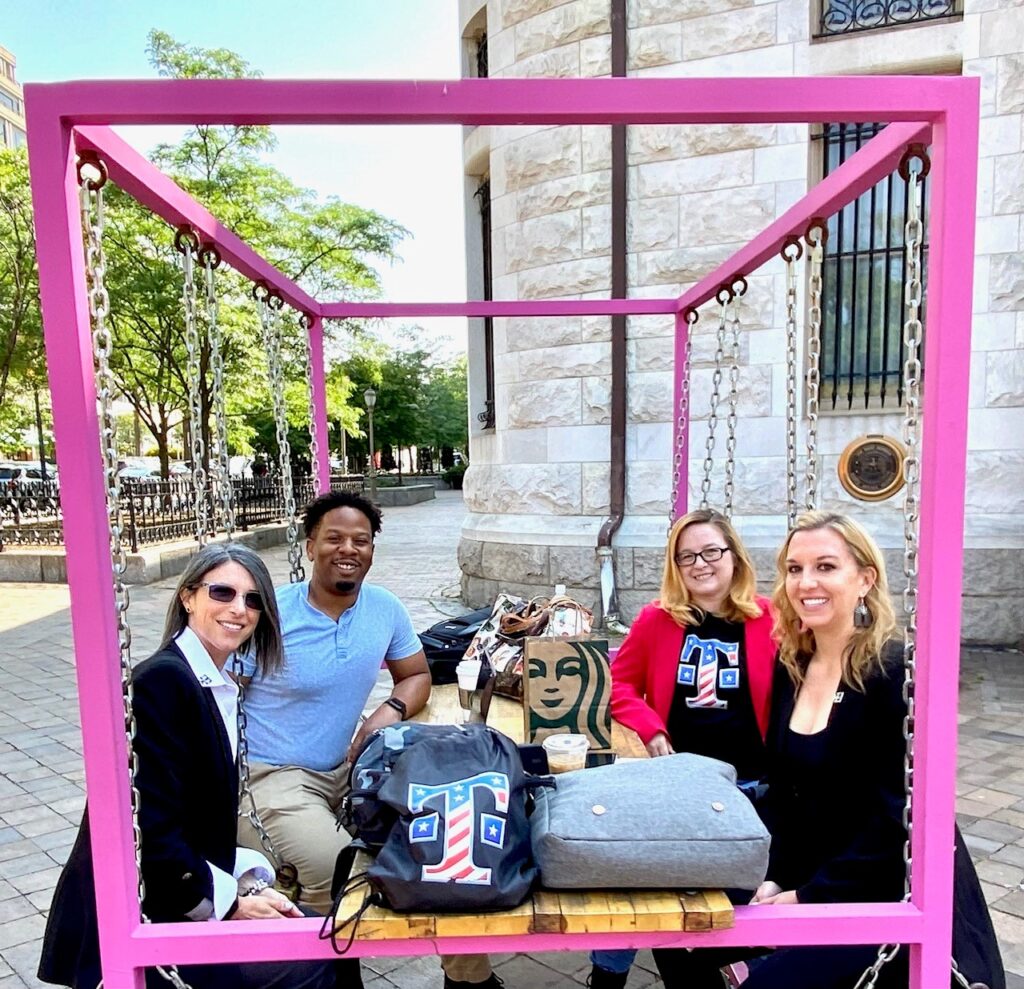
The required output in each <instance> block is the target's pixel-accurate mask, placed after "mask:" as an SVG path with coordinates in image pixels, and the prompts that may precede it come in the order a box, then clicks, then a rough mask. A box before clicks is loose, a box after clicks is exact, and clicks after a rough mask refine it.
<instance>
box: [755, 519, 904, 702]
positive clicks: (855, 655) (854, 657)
mask: <svg viewBox="0 0 1024 989" xmlns="http://www.w3.org/2000/svg"><path fill="white" fill-rule="evenodd" d="M814 529H831V530H832V531H833V532H836V533H838V535H839V536H840V537H841V538H842V540H843V542H844V543H845V544H846V548H847V549H848V550H849V551H850V555H851V556H852V557H853V559H854V562H855V563H856V564H857V566H858V567H859V568H860V569H861V570H866V569H871V570H874V572H875V582H874V584H872V585H871V588H870V590H869V591H868V592H867V594H865V595H864V604H865V606H866V607H867V609H868V611H869V612H870V613H871V624H870V625H869V626H868V627H867V628H854V629H853V634H852V635H851V637H850V641H849V643H848V644H847V646H846V649H845V652H844V657H843V658H844V662H843V682H844V683H845V684H846V685H847V686H849V687H852V688H854V689H855V690H861V691H863V689H864V680H865V678H866V677H867V676H868V674H870V673H871V672H873V671H875V670H881V669H882V652H883V646H884V645H885V643H886V641H887V640H888V639H890V638H891V637H892V635H893V632H894V631H895V630H896V616H895V614H894V613H893V610H892V602H891V601H890V599H889V582H888V581H887V580H886V577H885V561H884V560H883V558H882V551H881V550H880V549H879V548H878V544H877V543H876V542H875V541H874V539H872V538H871V536H870V535H869V534H868V532H867V530H866V529H865V528H864V527H863V526H862V525H861V524H860V523H859V522H855V521H854V520H853V519H851V518H850V517H849V516H847V515H839V514H836V513H833V512H806V513H804V514H803V515H801V516H800V517H799V518H798V519H797V520H796V523H795V524H794V526H793V528H792V529H790V530H789V534H788V535H787V536H786V541H785V542H784V543H783V544H782V546H781V548H780V549H779V555H778V558H777V560H776V567H777V572H776V575H775V586H774V588H773V589H772V611H773V613H774V615H775V624H774V627H773V628H772V635H773V636H774V638H775V640H776V641H777V642H778V644H779V661H780V662H781V663H782V665H783V666H785V668H786V670H787V671H788V672H789V676H790V678H791V679H792V681H793V683H794V684H795V685H796V686H798V687H799V685H800V684H801V683H803V680H804V674H805V673H806V671H807V664H808V663H809V662H810V661H811V657H812V656H813V655H814V651H815V648H816V645H815V641H814V633H813V632H812V631H810V630H809V629H803V628H802V627H801V624H800V619H799V618H798V617H797V613H796V610H795V609H794V608H793V605H792V604H791V603H790V600H789V595H788V594H787V593H786V559H787V558H788V556H789V544H790V543H791V542H792V541H793V536H795V535H796V534H797V533H798V532H809V531H811V530H814Z"/></svg>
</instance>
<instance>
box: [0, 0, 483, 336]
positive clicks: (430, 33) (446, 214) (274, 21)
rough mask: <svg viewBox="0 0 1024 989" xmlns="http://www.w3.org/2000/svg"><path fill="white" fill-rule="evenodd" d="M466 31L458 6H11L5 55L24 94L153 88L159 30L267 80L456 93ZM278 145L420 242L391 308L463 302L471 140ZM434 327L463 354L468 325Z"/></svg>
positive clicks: (404, 136) (345, 131) (440, 2)
mask: <svg viewBox="0 0 1024 989" xmlns="http://www.w3.org/2000/svg"><path fill="white" fill-rule="evenodd" d="M457 19H458V18H457V4H456V2H455V0H319V2H311V0H285V2H282V0H276V2H271V0H247V2H241V0H203V2H199V0H175V2H173V3H164V4H155V3H147V2H141V0H120V2H118V0H6V2H5V3H4V4H3V14H2V16H0V45H2V46H3V47H5V48H7V49H8V50H9V51H11V52H12V53H13V54H14V56H15V57H16V59H17V62H18V67H17V72H18V81H19V82H20V83H23V84H24V83H26V82H52V81H60V80H68V79H131V78H152V77H153V75H154V73H153V70H152V69H151V68H150V66H149V63H148V62H147V60H146V52H145V49H146V35H147V34H148V32H149V31H150V29H152V28H159V29H160V30H162V31H167V32H168V33H169V34H171V35H172V36H173V37H174V38H175V39H176V40H178V41H180V42H182V43H184V44H189V45H198V46H201V47H204V48H215V47H223V48H230V49H232V50H233V51H236V52H238V54H240V55H241V56H242V57H243V58H245V59H246V60H247V61H248V62H249V63H250V64H251V65H252V66H253V67H254V68H257V69H259V70H261V71H262V72H263V74H264V76H266V77H268V78H282V79H288V78H291V79H294V78H338V79H358V78H376V79H429V78H433V79H450V78H458V76H459V75H460V61H459V60H460V54H459V39H458V23H457ZM121 133H122V134H123V135H124V136H125V137H126V138H127V139H128V140H130V141H132V143H134V144H136V145H137V146H139V147H141V148H143V149H145V147H146V146H147V145H149V144H150V143H151V142H152V141H153V139H154V134H153V132H152V130H151V129H148V128H147V129H141V128H140V129H137V130H134V131H132V130H123V131H122V132H121ZM167 133H168V132H167V131H166V130H163V131H161V133H160V136H161V137H166V136H167ZM276 134H277V136H278V139H279V145H278V149H277V151H276V152H275V154H274V155H273V158H272V160H273V163H274V164H275V165H276V166H277V167H278V168H280V169H281V170H282V171H284V172H286V173H287V174H288V175H289V176H290V177H291V178H292V179H293V180H295V181H296V182H298V183H300V184H301V185H304V186H307V187H309V188H312V189H315V190H316V191H317V192H319V193H320V194H322V195H328V194H334V195H338V196H340V197H341V198H343V199H345V200H347V201H349V202H352V203H356V204H358V205H360V206H366V207H371V208H373V209H376V210H378V211H380V212H381V213H384V214H385V215H387V216H389V217H391V218H393V219H395V220H397V221H398V222H399V223H401V224H402V225H403V226H405V227H407V228H408V229H409V230H410V231H412V233H413V235H414V236H413V237H412V238H411V239H410V240H407V241H406V243H405V244H404V245H403V246H402V248H401V249H400V253H401V255H402V257H403V261H402V262H401V263H397V264H396V265H394V266H393V267H391V268H385V269H384V270H383V271H382V276H383V281H384V289H385V297H386V298H388V299H391V300H394V301H405V300H424V301H448V300H459V299H464V298H465V295H466V289H465V274H464V272H465V267H464V250H463V234H462V229H463V205H462V164H461V162H462V159H461V129H460V128H458V127H416V128H413V127H402V128H400V127H362V128H353V127H348V128H341V127H335V128H326V127H318V128H314V127H295V128H278V129H277V131H276ZM442 322H443V325H442ZM425 325H428V326H429V328H430V330H431V331H432V332H437V333H445V334H448V335H450V336H452V337H453V338H454V342H456V343H457V344H458V345H459V346H460V347H461V345H462V344H463V342H464V339H465V330H464V325H463V321H461V320H455V321H440V320H431V321H430V322H429V324H425Z"/></svg>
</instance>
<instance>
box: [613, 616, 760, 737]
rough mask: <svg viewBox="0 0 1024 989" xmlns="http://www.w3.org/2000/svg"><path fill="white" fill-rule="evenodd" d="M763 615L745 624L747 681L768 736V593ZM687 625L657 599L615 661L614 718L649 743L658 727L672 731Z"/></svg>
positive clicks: (758, 724)
mask: <svg viewBox="0 0 1024 989" xmlns="http://www.w3.org/2000/svg"><path fill="white" fill-rule="evenodd" d="M757 603H758V606H759V607H760V608H761V614H760V616H759V617H758V618H752V619H750V620H749V621H748V622H746V623H745V633H746V640H745V641H746V652H747V678H748V679H747V682H748V683H749V685H750V699H751V701H752V702H753V705H754V716H755V717H756V718H757V727H758V728H759V729H760V730H761V737H762V738H764V737H765V736H766V734H767V732H768V712H769V710H770V708H771V701H772V674H773V673H774V671H775V654H776V646H775V642H774V641H773V640H772V637H771V631H772V617H771V613H770V611H769V604H768V599H767V598H760V597H759V598H758V599H757ZM685 634H686V629H685V628H682V627H681V626H679V625H677V624H676V622H675V619H673V618H672V616H671V615H670V614H669V613H668V612H667V611H662V609H661V608H660V607H658V605H657V603H656V602H655V603H652V604H648V605H646V606H645V607H644V609H643V610H642V611H641V612H640V614H639V615H637V618H636V621H635V622H633V626H632V628H630V630H629V635H627V636H626V638H625V640H624V641H623V643H622V646H621V647H620V648H619V651H618V653H617V655H616V656H615V661H614V662H613V663H612V717H613V718H614V719H615V720H616V721H619V722H621V723H622V724H624V725H625V726H626V727H627V728H632V729H633V731H635V732H636V733H637V734H638V735H639V736H640V738H641V740H642V741H643V743H644V745H646V744H647V743H648V742H649V741H650V740H651V739H652V738H654V736H655V735H657V734H658V732H665V734H666V735H667V734H668V714H669V710H670V709H671V707H672V698H673V697H674V696H675V690H676V667H677V666H678V664H679V653H680V650H681V649H682V648H683V636H684V635H685Z"/></svg>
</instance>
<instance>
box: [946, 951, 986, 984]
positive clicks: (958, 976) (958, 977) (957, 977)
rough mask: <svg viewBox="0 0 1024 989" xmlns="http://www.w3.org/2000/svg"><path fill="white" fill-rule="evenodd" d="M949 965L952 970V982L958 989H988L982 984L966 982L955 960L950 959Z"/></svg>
mask: <svg viewBox="0 0 1024 989" xmlns="http://www.w3.org/2000/svg"><path fill="white" fill-rule="evenodd" d="M950 964H951V965H952V970H953V980H954V981H955V982H956V984H957V985H958V986H960V989H988V986H986V985H985V984H984V983H983V982H968V981H967V979H966V977H965V976H964V973H963V972H961V971H960V966H959V965H957V963H956V959H955V958H951V959H950Z"/></svg>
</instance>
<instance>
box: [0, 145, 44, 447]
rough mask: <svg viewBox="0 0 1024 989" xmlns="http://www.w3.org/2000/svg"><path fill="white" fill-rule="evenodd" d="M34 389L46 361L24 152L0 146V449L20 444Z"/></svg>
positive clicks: (41, 381)
mask: <svg viewBox="0 0 1024 989" xmlns="http://www.w3.org/2000/svg"><path fill="white" fill-rule="evenodd" d="M12 385H13V387H12ZM39 392H43V393H45V392H46V362H45V360H44V359H43V337H42V322H41V320H40V315H39V273H38V269H37V267H36V241H35V231H34V228H33V225H32V193H31V190H30V187H29V176H28V155H27V153H26V152H25V150H24V149H22V148H17V149H15V148H0V449H6V450H9V451H12V452H13V451H15V450H20V449H21V448H23V446H24V442H23V440H22V437H23V435H24V433H25V430H27V429H29V428H31V426H32V425H33V424H34V413H33V405H34V399H35V396H36V395H37V394H38V393H39Z"/></svg>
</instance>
